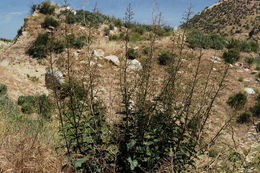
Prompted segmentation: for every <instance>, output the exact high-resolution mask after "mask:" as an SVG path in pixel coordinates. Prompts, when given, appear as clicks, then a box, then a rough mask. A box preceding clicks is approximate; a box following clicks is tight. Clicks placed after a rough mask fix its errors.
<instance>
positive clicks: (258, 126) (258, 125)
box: [255, 122, 260, 133]
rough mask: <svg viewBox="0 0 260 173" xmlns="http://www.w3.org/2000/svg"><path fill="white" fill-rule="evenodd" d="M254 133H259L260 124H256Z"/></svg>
mask: <svg viewBox="0 0 260 173" xmlns="http://www.w3.org/2000/svg"><path fill="white" fill-rule="evenodd" d="M255 129H256V132H257V133H259V132H260V122H259V123H257V124H256V127H255Z"/></svg>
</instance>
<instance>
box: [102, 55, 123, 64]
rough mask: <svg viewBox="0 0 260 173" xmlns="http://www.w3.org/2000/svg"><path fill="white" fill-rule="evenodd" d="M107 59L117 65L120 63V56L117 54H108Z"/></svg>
mask: <svg viewBox="0 0 260 173" xmlns="http://www.w3.org/2000/svg"><path fill="white" fill-rule="evenodd" d="M105 59H106V60H108V61H110V62H112V63H113V64H114V65H116V66H119V65H120V61H119V58H118V57H117V56H115V55H110V56H106V57H105Z"/></svg>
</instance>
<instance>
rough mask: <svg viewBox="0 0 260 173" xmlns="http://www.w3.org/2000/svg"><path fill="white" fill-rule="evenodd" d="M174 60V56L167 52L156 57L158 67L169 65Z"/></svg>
mask: <svg viewBox="0 0 260 173" xmlns="http://www.w3.org/2000/svg"><path fill="white" fill-rule="evenodd" d="M173 59H174V55H173V54H172V53H171V52H169V51H162V52H161V53H160V54H159V56H158V62H159V64H160V65H169V64H170V63H171V62H172V61H173Z"/></svg>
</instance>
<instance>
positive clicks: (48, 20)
mask: <svg viewBox="0 0 260 173" xmlns="http://www.w3.org/2000/svg"><path fill="white" fill-rule="evenodd" d="M59 25H60V23H59V21H58V20H56V19H55V18H54V17H53V16H47V17H45V19H44V22H43V23H42V27H43V28H49V27H54V28H56V27H58V26H59Z"/></svg>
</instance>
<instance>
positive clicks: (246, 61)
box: [245, 57, 255, 67]
mask: <svg viewBox="0 0 260 173" xmlns="http://www.w3.org/2000/svg"><path fill="white" fill-rule="evenodd" d="M254 61H255V59H254V58H252V57H246V58H245V63H247V65H248V66H249V67H251V66H252V64H253V63H254Z"/></svg>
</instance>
